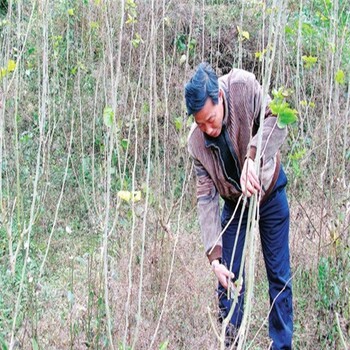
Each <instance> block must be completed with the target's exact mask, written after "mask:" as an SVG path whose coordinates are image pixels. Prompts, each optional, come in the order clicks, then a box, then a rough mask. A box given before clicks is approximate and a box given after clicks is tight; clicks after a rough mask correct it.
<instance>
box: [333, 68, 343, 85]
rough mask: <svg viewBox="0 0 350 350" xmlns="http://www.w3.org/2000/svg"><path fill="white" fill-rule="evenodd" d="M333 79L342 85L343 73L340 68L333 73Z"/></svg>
mask: <svg viewBox="0 0 350 350" xmlns="http://www.w3.org/2000/svg"><path fill="white" fill-rule="evenodd" d="M335 81H336V82H337V83H338V84H339V85H344V84H345V74H344V71H342V70H341V69H339V70H338V71H337V73H335Z"/></svg>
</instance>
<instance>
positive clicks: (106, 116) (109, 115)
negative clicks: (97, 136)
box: [103, 107, 114, 128]
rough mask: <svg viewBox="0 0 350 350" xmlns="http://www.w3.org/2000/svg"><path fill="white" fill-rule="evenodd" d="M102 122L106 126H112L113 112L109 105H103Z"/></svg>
mask: <svg viewBox="0 0 350 350" xmlns="http://www.w3.org/2000/svg"><path fill="white" fill-rule="evenodd" d="M103 122H104V123H105V125H106V126H107V128H110V127H112V126H113V122H114V112H113V109H112V108H111V107H105V108H104V110H103Z"/></svg>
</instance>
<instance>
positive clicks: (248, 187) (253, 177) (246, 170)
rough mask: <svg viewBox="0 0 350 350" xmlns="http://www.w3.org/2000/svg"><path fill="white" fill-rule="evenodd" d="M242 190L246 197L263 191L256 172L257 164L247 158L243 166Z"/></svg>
mask: <svg viewBox="0 0 350 350" xmlns="http://www.w3.org/2000/svg"><path fill="white" fill-rule="evenodd" d="M241 188H242V192H243V194H244V195H245V196H247V197H250V196H251V195H253V194H255V193H257V191H260V190H261V187H260V183H259V178H258V176H257V174H256V171H255V163H254V160H253V159H251V158H249V157H248V158H247V159H246V160H245V162H244V165H243V170H242V175H241Z"/></svg>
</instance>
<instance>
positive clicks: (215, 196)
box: [194, 158, 222, 262]
mask: <svg viewBox="0 0 350 350" xmlns="http://www.w3.org/2000/svg"><path fill="white" fill-rule="evenodd" d="M194 167H195V172H196V178H197V183H196V186H197V211H198V220H199V225H200V229H201V235H202V241H203V244H204V248H205V252H206V254H207V256H208V259H209V262H211V261H213V260H215V259H217V258H220V257H221V251H222V241H221V239H220V240H218V242H216V241H217V238H218V236H219V234H220V232H221V222H220V206H219V193H218V191H217V189H216V187H215V185H214V182H213V180H212V179H211V178H210V176H209V174H208V172H207V171H206V170H205V168H204V167H203V165H202V164H201V163H200V162H199V161H198V160H197V159H195V158H194Z"/></svg>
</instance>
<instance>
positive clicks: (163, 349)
mask: <svg viewBox="0 0 350 350" xmlns="http://www.w3.org/2000/svg"><path fill="white" fill-rule="evenodd" d="M168 344H169V342H168V341H167V340H166V341H165V342H163V343H161V344H160V345H159V350H167V349H168Z"/></svg>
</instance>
